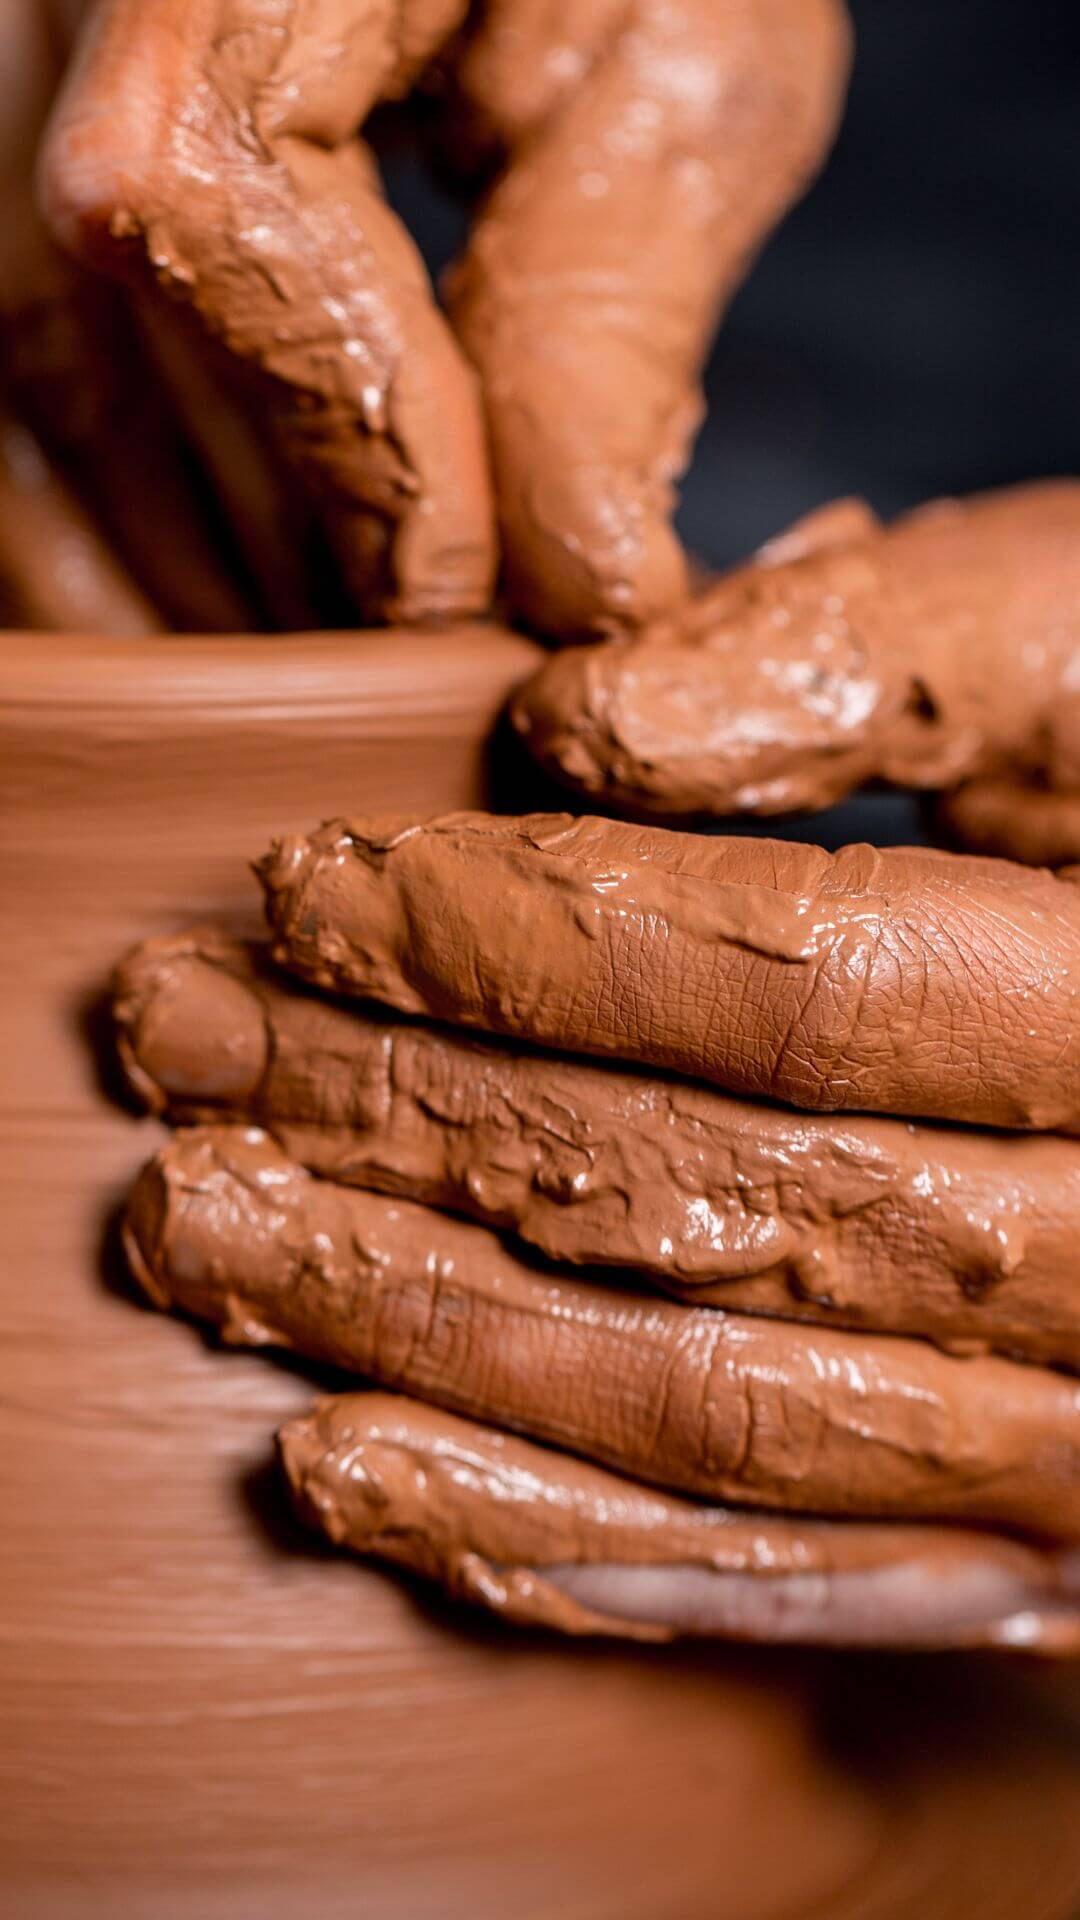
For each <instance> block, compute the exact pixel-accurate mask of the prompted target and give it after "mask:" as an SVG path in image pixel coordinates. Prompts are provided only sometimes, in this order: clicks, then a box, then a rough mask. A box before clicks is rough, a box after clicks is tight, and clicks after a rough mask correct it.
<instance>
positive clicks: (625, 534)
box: [41, 0, 847, 636]
mask: <svg viewBox="0 0 1080 1920" xmlns="http://www.w3.org/2000/svg"><path fill="white" fill-rule="evenodd" d="M434 67H437V68H438V70H439V73H440V78H441V83H442V85H443V86H444V87H445V88H446V89H447V91H448V93H449V95H450V96H451V97H452V99H453V102H454V117H455V120H456V127H457V139H458V145H459V149H460V150H467V151H468V152H469V153H471V154H475V153H476V152H477V151H478V150H482V151H483V152H484V153H485V154H486V155H487V156H489V157H491V158H493V159H494V161H495V162H497V163H502V164H503V168H504V170H503V173H502V177H501V178H500V179H499V180H498V181H497V184H496V185H495V188H494V191H493V193H492V194H491V196H490V197H489V198H488V199H487V201H486V202H485V204H484V206H483V209H482V212H481V214H480V217H479V219H478V222H477V226H476V229H475V232H474V235H473V238H472V241H471V243H470V245H469V247H468V249H467V252H466V255H465V257H464V259H463V261H462V263H461V264H460V266H459V268H458V269H457V271H456V273H455V276H454V280H453V286H452V311H453V322H454V326H455V328H456V330H457V337H455V334H454V332H452V331H451V328H450V326H449V325H448V324H447V323H446V321H444V319H443V317H442V316H441V315H440V313H439V311H438V309H437V308H436V306H435V304H434V302H433V299H432V295H431V290H430V288H429V286H428V284H427V281H426V277H425V274H424V271H423V267H422V265H421V262H420V260H419V257H418V256H417V254H416V252H415V250H414V249H413V246H412V244H411V242H410V240H409V239H408V237H407V235H406V234H405V232H404V231H403V229H402V228H401V226H400V225H399V224H398V222H397V220H396V218H395V216H394V215H393V214H392V213H391V212H390V210H389V209H388V208H387V206H386V205H385V203H384V202H383V200H382V197H381V193H380V189H379V184H378V180H377V177H376V173H375V169H374V164H373V162H372V159H371V156H370V154H369V153H368V151H367V149H366V148H365V147H364V145H363V144H362V143H361V141H360V139H359V137H358V129H359V128H360V127H361V126H362V125H363V123H364V121H365V119H366V118H367V116H368V114H369V113H370V111H371V110H372V108H374V107H375V106H377V105H378V104H379V103H380V102H381V101H385V100H392V99H397V98H400V97H401V96H403V95H404V94H406V93H407V92H409V90H410V89H411V88H412V87H413V85H414V83H416V82H417V81H418V80H420V79H422V78H423V77H424V76H426V75H429V74H430V73H431V72H432V70H433V68H434ZM846 67H847V33H846V24H845V19H844V15H843V10H842V5H841V0H680V4H679V5H677V6H675V5H672V4H670V0H587V3H586V0H575V3H574V4H573V5H571V4H555V5H552V4H550V0H489V3H488V4H486V5H482V6H477V7H475V8H470V7H469V6H468V4H467V0H379V3H378V4H375V3H373V0H325V3H323V4H318V5H315V4H301V0H286V4H284V5H281V4H277V3H276V0H275V4H271V3H270V0H183V4H181V0H161V3H160V4H155V5H154V6H147V5H146V4H145V3H144V0H99V4H98V5H97V7H96V8H95V10H94V12H93V15H92V17H91V18H90V20H89V22H88V24H87V26H86V29H85V31H84V34H83V38H82V42H81V45H80V47H79V50H78V53H77V56H76V59H75V62H74V65H73V68H72V71H71V73H70V76H69V79H68V82H67V85H66V87H65V89H64V93H63V97H62V99H61V102H60V105H59V108H58V111H57V113H56V116H55V118H54V121H53V126H52V131H51V134H50V136H49V138H48V140H47V143H46V148H45V153H44V157H43V165H42V170H41V179H42V183H43V192H44V203H45V206H46V208H47V210H48V214H49V217H50V219H51V221H52V224H53V226H54V229H55V231H56V232H57V233H58V234H59V235H60V236H61V237H62V239H63V240H64V242H65V243H66V244H67V245H68V246H69V247H70V248H72V249H73V250H74V251H75V252H76V253H78V254H79V255H81V256H82V257H83V258H84V259H85V260H87V261H89V262H91V263H92V264H94V265H96V266H100V267H104V268H106V269H107V270H108V271H110V272H114V273H117V274H121V275H127V276H128V277H129V278H130V279H131V281H132V282H133V283H134V284H136V285H140V286H142V287H144V288H148V287H150V286H151V285H153V284H154V283H155V282H156V284H157V286H158V287H159V288H162V289H164V290H165V292H166V293H167V294H168V295H170V296H171V298H172V300H173V302H174V303H176V305H177V306H178V307H179V308H184V309H187V311H188V314H189V316H192V315H193V316H194V317H195V321H196V323H197V325H198V326H199V327H200V328H201V329H202V330H203V332H204V333H205V334H208V335H210V336H213V338H214V340H215V341H217V342H220V343H224V347H225V348H226V349H227V350H228V353H229V355H231V357H232V360H233V362H234V364H235V365H236V367H237V368H238V369H240V368H243V370H244V372H245V374H246V375H247V376H248V377H249V378H250V382H251V388H250V396H249V397H250V400H251V402H252V403H253V406H254V409H255V411H256V412H257V414H258V415H259V417H260V419H261V420H262V421H263V422H265V423H266V424H267V426H268V427H269V430H270V432H271V434H272V436H273V439H274V441H275V443H276V445H277V447H278V448H279V450H281V451H282V452H283V453H284V455H285V459H286V462H287V464H288V465H289V466H290V467H291V468H292V469H293V471H295V472H297V473H299V474H300V475H301V476H302V477H303V479H304V481H305V482H306V483H307V484H308V486H309V487H310V488H311V489H312V490H313V491H314V494H315V496H316V498H317V499H318V501H319V503H320V507H321V511H322V515H323V518H324V522H325V525H326V527H327V529H328V530H329V532H330V534H331V537H332V539H333V541H334V544H335V547H336V551H337V554H338V556H339V559H340V562H341V564H342V566H343V568H344V571H345V575H346V578H347V581H348V584H349V586H350V587H351V589H352V592H353V594H354V596H355V599H356V601H357V602H358V604H360V605H361V606H362V607H366V608H371V607H372V606H375V607H377V609H378V611H380V612H382V613H388V614H390V615H391V616H393V617H399V618H402V619H407V618H415V617H422V616H425V615H429V614H432V615H453V614H467V613H470V612H474V611H476V610H478V609H481V608H483V607H484V606H486V605H487V603H488V600H489V596H490V593H491V589H492V584H493V578H494V573H495V566H496V538H495V528H494V519H495V515H494V510H493V491H492V483H491V475H489V466H488V449H487V440H488V439H489V441H490V451H491V460H492V464H493V478H494V499H496V500H497V501H498V512H499V519H500V522H501V527H502V536H503V546H504V552H505V562H506V578H507V582H508V585H509V589H510V592H511V596H512V598H513V599H514V601H515V603H516V604H517V606H518V607H519V608H520V609H521V610H522V612H523V613H524V614H525V615H526V616H527V617H528V618H530V619H531V620H532V621H534V622H535V623H536V624H538V625H540V626H541V627H543V628H544V629H545V630H548V631H550V632H552V633H554V634H561V635H571V636H572V635H583V634H584V635H589V634H596V633H603V632H609V631H612V630H624V629H633V628H636V627H638V626H640V625H641V624H642V623H643V622H645V621H647V620H649V619H650V618H653V617H655V616H657V615H658V614H660V613H662V612H664V611H666V610H667V609H668V608H669V607H671V606H672V605H674V604H675V603H676V602H677V601H678V600H679V599H680V597H681V595H682V593H683V591H684V587H685V577H684V574H685V569H684V561H683V556H682V554H681V551H680V549H679V547H678V544H677V541H676V539H675V537H674V535H673V533H672V531H671V528H670V525H669V514H670V507H671V481H672V478H673V476H674V475H675V473H676V472H677V471H678V469H679V468H680V466H681V464H682V461H683V458H684V452H685V447H686V443H687V440H688V436H689V433H690V430H691V428H692V425H693V423H694V420H695V417H696V412H697V402H696V400H695V398H694V390H695V383H696V378H697V374H698V370H699V367H700V362H701V359H702V357H703V354H704V352H705V350H706V346H707V342H708V338H709V334H710V330H711V328H712V326H713V325H714V323H715V319H716V316H717V313H718V312H719V310H720V307H721V306H722V304H723V302H724V300H725V299H726V298H727V296H728V295H729V294H730V292H731V291H732V290H733V288H734V287H735V285H736V284H737V283H738V281H739V279H740V278H741V277H742V274H743V273H744V271H745V269H746V267H747V265H748V262H749V260H750V258H751V257H752V255H753V253H754V252H755V250H756V248H757V247H758V245H759V244H760V243H761V241H762V240H763V239H764V238H765V236H766V235H767V233H768V232H769V230H770V229H771V227H772V226H773V225H774V224H775V222H776V220H777V219H778V218H779V217H780V215H781V214H782V212H783V211H784V209H785V208H786V207H787V206H788V205H789V204H790V202H791V201H792V200H793V199H794V197H795V196H796V195H797V193H798V192H799V191H800V189H801V188H802V186H803V185H804V184H805V182H806V180H807V178H808V177H809V175H810V174H811V173H812V171H813V170H814V168H815V167H816V166H817V165H818V163H819V162H820V159H821V157H822V155H823V153H824V151H825V149H826V147H827V145H828V142H829V139H830V136H831V133H832V130H833V127H834V124H835V121H836V117H837V112H838V108H839V102H840V96H841V92H842V88H843V81H844V77H845V73H846ZM470 360H471V362H472V366H470ZM473 368H475V369H476V370H477V371H478V372H479V376H480V388H482V401H481V394H480V391H479V390H478V386H477V382H476V378H475V374H474V371H473ZM484 409H486V425H485V420H484V418H483V412H484Z"/></svg>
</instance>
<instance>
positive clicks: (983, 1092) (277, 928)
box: [259, 813, 1080, 1133]
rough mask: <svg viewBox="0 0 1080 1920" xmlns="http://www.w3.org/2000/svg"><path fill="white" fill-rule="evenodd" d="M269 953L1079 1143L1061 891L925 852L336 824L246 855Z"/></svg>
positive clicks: (1074, 996) (550, 1026) (806, 1100)
mask: <svg viewBox="0 0 1080 1920" xmlns="http://www.w3.org/2000/svg"><path fill="white" fill-rule="evenodd" d="M259 874H260V878H261V879H262V882H263V885H264V888H265V890H266V895H267V908H268V913H269V916H270V922H271V926H272V929H273V934H274V953H275V957H276V958H277V959H278V960H280V961H282V962H283V963H284V964H285V965H287V966H288V967H290V968H293V969H295V971H296V972H298V973H299V974H301V975H302V976H304V977H305V978H307V979H309V980H311V981H314V982H315V983H316V984H318V985H320V986H324V987H330V988H335V989H338V990H341V991H344V992H347V993H355V994H360V995H363V996H367V997H371V998H374V999H378V1000H383V1001H386V1002H387V1003H389V1004H390V1005H392V1006H396V1007H398V1008H399V1009H400V1010H401V1011H403V1012H406V1013H412V1014H416V1013H422V1014H429V1015H431V1016H433V1017H435V1018H436V1019H442V1020H448V1021H451V1022H456V1023H460V1024H462V1025H465V1026H471V1027H480V1028H483V1029H486V1030H488V1031H489V1032H493V1033H501V1034H506V1035H512V1036H515V1037H517V1038H520V1039H523V1040H530V1041H536V1042H539V1043H541V1044H544V1045H550V1046H556V1047H561V1048H565V1049H568V1050H572V1051H577V1052H583V1053H606V1054H613V1055H616V1056H617V1057H621V1058H623V1059H626V1060H630V1061H638V1062H641V1063H644V1064H646V1065H650V1066H657V1067H661V1068H665V1069H674V1070H676V1071H679V1072H683V1073H688V1074H691V1075H694V1076H697V1077H699V1078H701V1079H704V1080H709V1081H713V1082H715V1083H717V1084H718V1085H721V1086H723V1087H726V1088H727V1089H728V1090H729V1091H732V1092H736V1093H741V1094H755V1095H768V1096H770V1097H774V1098H778V1099H782V1100H785V1101H788V1102H790V1104H792V1105H793V1106H796V1107H803V1108H809V1109H816V1110H818V1111H825V1112H830V1111H836V1110H838V1109H847V1108H850V1109H857V1110H866V1111H877V1112H885V1113H891V1114H898V1113H899V1114H913V1115H923V1116H927V1117H930V1118H940V1119H950V1120H961V1121H967V1122H970V1123H981V1124H986V1125H991V1126H1000V1127H1020V1128H1036V1129H1041V1130H1046V1129H1057V1130H1059V1131H1062V1132H1066V1133H1074V1132H1076V1131H1077V1130H1078V1129H1080V1020H1078V1018H1077V1009H1078V996H1080V888H1078V887H1076V886H1074V885H1072V884H1070V882H1069V881H1068V880H1067V879H1060V878H1056V877H1055V876H1054V875H1052V874H1049V873H1045V872H1039V871H1033V870H1031V869H1028V868H1024V867H1019V866H1013V865H1010V864H1008V863H1007V862H1004V861H994V860H980V859H974V858H966V857H960V856H957V855H953V854H948V853H937V852H930V851H926V850H922V849H905V848H890V849H887V850H884V851H879V850H876V849H874V848H872V847H868V846H852V847H845V848H843V849H842V850H841V851H840V852H839V853H835V854H829V853H825V852H823V851H822V850H821V849H820V848H818V847H806V846H799V845H797V844H794V843H790V842H779V841H770V840H752V839H743V840H740V839H702V838H700V837H697V836H694V835H691V834H680V833H669V832H665V831H664V830H662V829H660V828H650V827H631V826H624V825H620V824H617V823H613V822H611V821H606V820H597V819H590V818H588V817H584V818H580V819H577V818H573V817H571V816H570V815H568V814H532V815H526V816H523V817H520V818H518V819H513V818H499V817H496V816H493V815H489V814H475V813H472V814H468V813H460V814H451V815H447V816H445V817H443V818H441V819H437V820H433V821H429V822H427V823H422V824H417V823H415V822H413V821H408V820H403V819H402V818H401V817H400V816H399V817H395V818H392V819H386V818H375V819H368V820H355V821H344V820H337V821H331V822H330V823H328V824H327V825H325V826H323V827H321V828H319V829H318V830H317V831H316V832H315V833H313V834H310V835H299V836H293V837H290V838H289V839H286V840H283V841H280V842H278V843H277V844H276V846H275V847H274V849H273V850H272V852H271V853H270V854H269V855H268V856H267V857H266V859H265V860H264V861H262V862H261V863H260V867H259Z"/></svg>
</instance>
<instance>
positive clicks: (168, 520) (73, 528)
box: [0, 0, 295, 634]
mask: <svg viewBox="0 0 1080 1920" xmlns="http://www.w3.org/2000/svg"><path fill="white" fill-rule="evenodd" d="M71 12H72V9H71V8H70V7H65V6H64V5H62V4H61V0H48V4H46V0H5V5H4V6H3V8H2V9H0V72H3V74H4V75H5V76H6V77H7V79H8V81H9V84H7V85H6V86H5V87H4V89H3V97H2V99H0V623H3V624H7V625H12V626H24V627H31V628H52V629H57V630H61V631H65V632H89V633H121V634H123V633H147V632H151V631H153V630H155V629H156V628H158V627H161V626H173V627H179V628H181V629H184V630H207V631H211V632H219V633H228V632H233V631H236V630H237V629H239V628H244V627H250V626H252V625H253V624H255V622H256V620H257V618H258V612H257V610H256V608H255V607H254V606H253V604H252V601H251V598H250V597H249V596H248V594H247V593H246V592H245V590H244V589H243V587H242V586H241V585H240V584H238V581H237V579H236V578H234V577H233V575H234V572H235V571H237V570H235V569H231V568H230V565H229V562H228V560H227V558H226V556H225V554H224V552H223V550H222V547H221V545H220V543H219V542H218V540H217V538H216V534H215V527H214V523H213V519H212V516H211V515H210V514H208V513H207V511H206V510H205V508H204V506H203V505H202V504H201V503H200V498H199V489H198V487H197V485H196V484H195V483H194V481H193V477H192V461H191V451H192V445H193V440H192V434H191V432H190V427H191V421H190V419H184V418H183V417H182V415H181V411H180V409H179V408H178V406H176V405H174V402H175V401H176V399H177V396H176V395H175V394H170V392H169V389H168V385H167V383H166V382H165V381H164V380H162V379H161V378H160V377H159V373H158V371H157V369H156V368H155V367H154V366H153V365H152V364H151V358H150V354H149V351H148V348H147V343H146V340H145V338H144V337H143V336H142V333H141V329H140V317H139V314H138V312H137V310H135V309H134V308H133V307H132V305H131V303H130V302H129V301H128V300H127V298H126V297H125V295H124V294H123V293H122V292H120V291H119V290H118V289H116V288H113V287H110V286H109V285H108V284H107V283H106V282H105V281H103V280H102V279H101V277H100V275H98V274H93V273H88V272H84V271H83V270H82V269H81V268H79V267H78V266H76V265H75V264H74V262H72V261H70V260H69V259H67V258H66V257H65V255H64V254H63V253H62V252H61V251H60V249H59V248H58V247H57V246H56V244H55V242H54V241H53V240H52V239H51V238H50V236H49V234H48V233H47V231H46V228H45V225H44V223H43V221H42V218H41V215H40V213H39V211H38V208H37V205H36V202H35V193H34V170H35V165H36V161H37V155H38V148H39V143H40V139H41V133H42V129H43V127H44V125H45V121H46V118H47V116H48V112H49V109H50V106H51V103H52V99H53V96H54V93H55V89H56V86H57V84H58V81H59V78H60V75H61V73H62V70H63V63H64V59H65V49H66V42H67V35H68V33H69V31H70V30H71V26H72V21H71ZM167 317H168V316H166V318H167ZM294 532H295V528H294ZM283 533H284V529H282V530H281V535H282V536H283ZM262 611H263V614H264V617H267V616H268V614H269V609H263V610H262ZM285 611H286V609H284V608H279V609H277V612H278V613H279V614H281V615H284V613H285Z"/></svg>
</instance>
